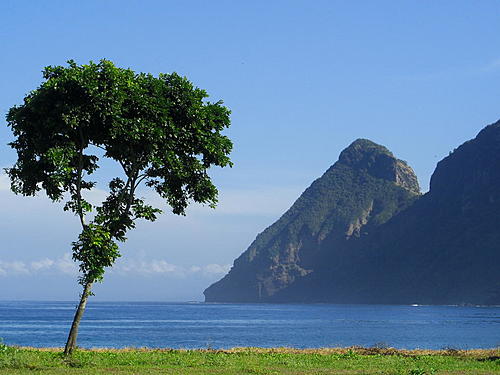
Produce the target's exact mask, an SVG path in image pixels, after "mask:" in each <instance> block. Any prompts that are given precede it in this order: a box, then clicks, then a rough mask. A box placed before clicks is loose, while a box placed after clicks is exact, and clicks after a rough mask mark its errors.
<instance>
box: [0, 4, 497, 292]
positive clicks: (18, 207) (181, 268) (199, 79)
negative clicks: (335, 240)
mask: <svg viewBox="0 0 500 375" xmlns="http://www.w3.org/2000/svg"><path fill="white" fill-rule="evenodd" d="M0 15H1V22H0V54H1V55H0V56H1V59H0V87H1V90H0V112H1V113H2V116H0V166H1V167H8V166H10V165H11V164H13V163H14V161H15V154H14V153H13V152H12V151H11V150H10V149H9V148H8V147H7V146H6V143H7V142H9V141H10V140H11V134H10V131H9V130H8V129H7V127H6V126H5V119H4V114H5V113H6V112H7V110H8V109H9V108H10V107H11V106H12V105H15V104H18V103H20V102H21V101H22V98H23V97H24V95H25V94H26V93H27V92H29V91H30V90H32V89H34V88H35V87H36V86H37V85H38V84H39V83H40V82H41V74H40V72H41V70H42V68H43V67H44V66H46V65H60V64H64V62H65V61H66V60H68V59H74V60H76V61H77V62H78V63H86V62H88V61H89V60H94V61H97V60H99V59H101V58H107V59H110V60H112V61H113V62H114V63H115V64H117V65H118V66H121V67H130V68H132V69H134V70H136V71H143V72H150V73H154V74H157V73H159V72H166V73H168V72H172V71H176V72H178V73H180V74H182V75H185V76H187V77H188V78H189V79H190V80H191V81H193V82H194V83H195V84H196V85H197V86H199V87H201V88H204V89H206V90H207V92H208V93H209V94H210V95H211V99H212V100H219V99H223V100H224V102H225V104H226V105H227V106H228V107H229V108H231V110H232V126H231V128H230V129H229V130H228V131H227V134H228V135H229V136H230V138H231V139H232V140H233V141H234V144H235V147H234V152H233V155H232V157H233V161H234V163H235V166H234V167H233V168H231V169H224V170H214V171H213V174H212V175H213V177H214V180H215V182H216V184H217V185H218V186H219V188H220V192H221V195H220V205H219V208H218V209H217V210H215V211H214V210H210V209H208V208H203V207H200V206H193V207H192V208H191V209H190V210H189V211H188V216H187V217H175V216H174V215H173V214H169V213H168V212H166V213H165V214H164V215H163V216H162V217H161V219H160V220H158V221H157V222H155V223H153V224H151V223H142V224H140V225H139V226H138V228H137V229H136V230H135V231H134V232H131V233H130V235H129V241H128V242H127V243H126V244H125V245H124V246H123V247H122V250H123V257H122V258H121V259H120V260H119V261H118V263H117V265H116V267H115V269H113V270H112V271H110V272H108V273H107V275H106V277H105V282H104V284H102V285H100V286H98V288H97V289H96V297H95V298H96V299H101V300H111V299H113V300H201V299H202V294H201V293H202V291H203V289H204V288H205V287H206V286H208V285H209V284H210V283H211V282H213V281H215V280H217V279H218V278H220V277H221V276H222V275H223V274H224V272H226V271H227V269H228V267H229V265H230V264H231V263H232V261H233V260H234V258H236V257H237V256H238V255H239V254H240V253H241V252H243V251H244V250H245V249H246V247H247V246H248V245H249V244H250V242H251V241H252V240H253V239H254V238H255V236H256V234H257V233H258V232H260V231H262V230H263V229H264V228H265V227H266V226H268V225H269V224H271V223H272V222H273V221H275V220H276V219H277V218H278V217H279V216H280V215H281V214H282V213H283V212H284V211H285V210H286V209H287V208H288V207H289V206H290V205H291V204H292V203H293V201H294V200H295V199H296V198H297V197H298V195H299V194H300V193H301V192H302V191H303V190H304V189H305V188H306V187H307V186H308V185H309V184H310V183H311V182H312V181H313V180H314V179H315V178H317V177H319V176H320V175H321V174H322V173H323V172H324V171H325V170H326V169H327V168H328V167H329V166H330V165H331V164H333V163H334V162H335V161H336V160H337V157H338V154H339V153H340V151H341V150H342V149H343V148H345V147H346V146H348V145H349V143H350V142H352V141H353V140H355V139H356V138H360V137H362V138H369V139H371V140H373V141H375V142H378V143H381V144H383V145H385V146H387V147H388V148H389V149H390V150H391V151H393V152H394V154H395V155H396V156H397V157H399V158H401V159H404V160H407V161H408V162H409V164H410V165H411V166H412V167H413V168H414V170H415V172H416V173H417V175H418V177H419V181H420V184H421V186H422V190H424V191H426V190H427V189H428V184H429V179H430V176H431V174H432V171H433V170H434V168H435V165H436V163H437V162H438V161H439V160H440V159H442V158H443V157H444V156H446V155H447V154H448V152H449V151H451V150H453V149H454V148H455V147H457V146H458V145H460V144H461V143H463V142H464V141H466V140H468V139H470V138H472V137H474V136H475V135H476V134H477V132H478V131H479V130H480V129H481V128H482V127H484V126H486V125H488V124H490V123H492V122H494V121H496V120H498V119H499V118H500V104H499V97H500V95H499V94H500V3H499V2H498V1H486V0H483V1H477V2H476V1H439V2H437V1H436V2H430V1H398V2H396V1H376V2H375V1H319V0H318V1H251V2H250V1H210V2H208V1H152V0H151V1H123V0H122V1H112V0H107V1H98V0H95V1H89V0H87V1H85V2H69V1H57V0H52V1H46V2H42V1H38V0H36V1H35V0H33V1H11V0H3V1H2V2H1V3H0ZM102 173H103V174H104V177H107V176H111V171H110V170H104V171H103V172H102ZM143 193H144V194H147V192H146V191H144V192H143ZM101 196H102V192H100V191H96V192H94V193H93V197H92V199H95V200H96V201H97V200H99V198H100V197H101ZM152 199H155V198H154V197H153V198H152ZM0 211H1V212H0V213H1V215H0V236H1V238H2V241H1V243H0V299H65V300H66V299H75V298H76V297H77V296H78V292H79V290H78V286H77V285H76V282H75V279H76V274H75V269H74V265H73V264H72V262H71V260H70V257H69V250H70V242H71V241H72V240H73V239H74V238H75V236H76V235H77V233H78V222H77V221H76V220H75V218H73V217H72V216H71V215H70V214H68V213H64V212H62V210H61V207H60V205H57V204H52V203H51V202H49V201H48V200H47V199H46V198H44V197H43V196H41V197H38V198H23V197H16V196H14V195H13V194H12V193H10V192H9V190H8V181H7V180H6V178H5V176H0Z"/></svg>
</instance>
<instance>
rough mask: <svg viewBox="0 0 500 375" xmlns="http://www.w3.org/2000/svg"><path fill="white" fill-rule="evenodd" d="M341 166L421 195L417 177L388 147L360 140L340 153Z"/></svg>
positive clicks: (367, 140)
mask: <svg viewBox="0 0 500 375" xmlns="http://www.w3.org/2000/svg"><path fill="white" fill-rule="evenodd" d="M338 163H339V164H341V165H345V166H348V167H350V168H354V169H358V170H365V171H366V172H368V173H369V174H370V175H372V176H374V177H377V178H382V179H385V180H388V181H392V182H394V183H395V184H396V185H398V186H401V187H403V188H405V189H406V190H408V191H411V192H413V193H416V194H419V193H420V186H419V185H418V180H417V176H416V175H415V172H413V169H412V168H411V167H410V166H409V165H408V164H407V163H406V162H405V161H404V160H399V159H397V158H396V157H394V155H393V154H392V152H390V151H389V150H388V149H387V148H386V147H384V146H382V145H379V144H377V143H375V142H372V141H370V140H369V139H363V138H359V139H356V140H355V141H354V142H352V143H351V144H350V145H349V146H348V147H347V148H346V149H345V150H344V151H342V152H341V153H340V156H339V161H338Z"/></svg>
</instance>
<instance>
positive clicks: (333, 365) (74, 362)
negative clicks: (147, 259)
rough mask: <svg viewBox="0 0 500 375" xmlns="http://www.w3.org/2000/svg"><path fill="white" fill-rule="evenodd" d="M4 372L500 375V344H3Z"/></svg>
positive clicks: (0, 354) (0, 362) (17, 374)
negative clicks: (463, 347)
mask: <svg viewBox="0 0 500 375" xmlns="http://www.w3.org/2000/svg"><path fill="white" fill-rule="evenodd" d="M0 374H2V375H10V374H12V375H14V374H15V375H20V374H37V375H38V374H40V375H42V374H82V375H87V374H88V375H94V374H130V375H132V374H133V375H142V374H189V375H191V374H192V375H197V374H224V375H226V374H227V375H228V374H235V375H236V374H237V375H243V374H262V375H264V374H265V375H273V374H289V375H295V374H311V375H313V374H314V375H321V374H346V375H347V374H386V375H391V374H392V375H396V374H398V375H431V374H436V375H438V374H450V375H451V374H500V349H492V350H471V351H457V350H441V351H427V350H414V351H404V350H395V349H390V348H348V349H309V350H295V349H287V348H277V349H258V348H239V349H238V348H235V349H231V350H167V349H162V350H148V349H123V350H116V349H105V350H104V349H103V350H78V351H76V352H75V353H74V355H73V356H72V357H70V358H65V357H64V356H63V355H62V354H61V350H60V349H33V348H16V347H9V346H5V345H0Z"/></svg>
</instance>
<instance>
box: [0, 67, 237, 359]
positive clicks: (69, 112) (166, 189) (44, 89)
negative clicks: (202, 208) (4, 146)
mask: <svg viewBox="0 0 500 375" xmlns="http://www.w3.org/2000/svg"><path fill="white" fill-rule="evenodd" d="M43 78H44V81H43V82H42V84H41V85H40V87H38V88H37V89H35V90H34V91H32V92H31V93H29V94H28V95H27V96H26V97H25V98H24V104H22V105H19V106H14V107H12V108H11V109H10V110H9V112H8V114H7V122H8V126H9V127H10V128H11V129H12V131H13V133H14V136H15V140H14V141H13V142H11V143H9V145H10V146H11V147H12V148H14V149H15V150H16V151H17V156H18V159H17V162H16V163H15V165H14V166H13V167H12V168H8V169H6V171H7V173H8V175H9V177H10V180H11V189H12V191H13V192H15V193H16V194H22V195H25V196H33V195H36V194H37V192H39V191H40V190H42V191H44V192H45V193H46V195H47V196H48V197H49V198H50V199H51V200H52V201H64V202H65V205H64V210H65V211H71V212H73V213H74V214H75V215H77V216H78V218H79V221H80V224H81V233H80V235H79V236H78V239H77V240H76V241H75V242H73V243H72V250H73V259H74V260H75V261H76V262H79V268H80V273H81V276H80V277H79V283H80V284H81V285H82V286H83V292H82V294H81V298H80V303H79V305H78V307H77V310H76V313H75V317H74V319H73V324H72V326H71V330H70V332H69V335H68V340H67V343H66V347H65V350H64V353H65V354H67V355H68V354H71V353H72V351H73V350H74V348H75V346H76V339H77V334H78V327H79V324H80V321H81V318H82V316H83V312H84V310H85V306H86V303H87V299H88V297H89V296H90V295H91V294H92V293H91V290H92V285H93V284H94V283H95V282H100V281H102V279H103V276H104V271H105V268H106V267H111V266H112V265H113V264H114V262H115V260H116V259H117V258H118V257H119V256H120V252H119V248H118V244H117V242H124V241H125V240H126V237H125V235H126V233H127V231H128V230H130V229H132V228H134V226H135V222H136V220H137V219H146V220H149V221H154V220H155V219H156V217H157V215H158V214H160V213H161V210H160V209H158V208H156V207H153V206H151V205H149V204H147V203H146V202H145V201H144V199H142V198H138V197H137V196H136V192H137V189H138V187H139V185H140V184H141V183H143V184H144V185H145V186H146V187H148V188H151V189H154V190H155V191H156V192H157V193H158V194H159V195H160V196H161V197H162V198H163V199H165V200H166V202H167V203H168V205H169V206H170V207H171V209H172V211H173V213H175V214H180V215H184V214H185V209H186V208H187V206H188V204H189V203H190V202H191V201H195V202H199V203H206V204H209V205H210V206H211V207H215V204H216V203H217V188H216V187H215V186H214V185H213V183H212V181H211V179H210V177H209V175H208V173H207V172H208V169H209V168H210V167H211V166H220V167H225V166H231V165H232V163H231V161H230V159H229V156H228V155H229V153H230V151H231V149H232V143H231V141H230V140H229V139H228V138H227V137H226V136H224V135H222V134H221V132H222V131H223V130H224V128H227V127H228V126H229V125H230V119H229V114H230V111H229V110H228V109H227V108H226V107H225V106H223V105H222V101H218V102H215V103H211V102H208V101H206V98H207V97H208V95H207V93H206V92H205V91H204V90H201V89H199V88H196V87H194V86H193V84H192V83H191V82H189V81H188V79H187V78H184V77H181V76H179V75H177V74H176V73H172V74H160V75H159V76H158V77H154V76H153V75H151V74H144V73H139V74H137V73H135V72H134V71H132V70H130V69H122V68H118V67H116V66H115V65H114V64H113V63H112V62H110V61H107V60H101V61H100V62H99V63H98V64H95V63H93V62H90V63H89V64H88V65H77V64H76V63H75V62H74V61H72V60H70V61H68V66H66V67H64V66H49V67H46V68H45V69H44V71H43ZM100 158H109V159H112V160H114V161H116V162H117V163H118V164H119V170H120V175H119V176H116V177H115V178H113V179H111V181H110V182H109V195H108V196H107V198H106V199H105V200H104V201H103V202H102V203H101V205H100V206H95V207H94V206H93V205H92V204H91V203H89V202H88V201H87V200H85V197H84V192H85V191H87V192H88V191H89V190H90V189H92V188H93V187H94V186H95V185H96V182H95V181H92V180H90V177H91V176H92V174H93V173H94V172H95V171H96V170H97V169H98V168H99V160H100ZM91 212H92V213H91ZM89 218H90V220H89Z"/></svg>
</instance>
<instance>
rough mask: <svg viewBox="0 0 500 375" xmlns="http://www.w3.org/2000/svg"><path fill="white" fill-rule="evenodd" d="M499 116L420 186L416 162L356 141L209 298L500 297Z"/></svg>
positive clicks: (425, 300)
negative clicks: (423, 191)
mask: <svg viewBox="0 0 500 375" xmlns="http://www.w3.org/2000/svg"><path fill="white" fill-rule="evenodd" d="M499 264H500V121H498V122H496V123H494V124H492V125H489V126H487V127H486V128H484V129H483V130H482V131H481V132H480V133H479V134H478V135H477V137H476V138H474V139H473V140H470V141H468V142H466V143H464V144H463V145H461V146H460V147H458V148H457V149H455V150H454V151H453V152H451V153H450V155H449V156H448V157H446V158H445V159H443V160H442V161H440V162H439V163H438V165H437V168H436V170H435V172H434V174H433V175H432V178H431V184H430V190H429V192H428V193H426V194H424V195H420V194H419V189H418V184H417V180H416V177H415V175H414V173H413V171H412V170H411V168H410V167H409V166H408V165H407V164H406V163H404V162H403V161H401V160H397V159H396V158H395V157H394V156H393V155H392V154H391V153H390V152H389V151H388V150H387V149H386V148H384V147H382V146H380V145H377V144H375V143H373V142H370V141H368V140H357V141H355V142H354V143H353V144H351V145H350V146H349V147H348V148H347V149H345V150H344V151H343V152H342V153H341V155H340V158H339V160H338V161H337V162H336V163H335V164H334V165H333V166H332V167H330V169H328V171H326V173H325V174H324V175H323V176H322V177H321V178H319V179H318V180H316V181H315V182H314V183H313V184H312V185H311V186H310V187H309V188H308V189H307V190H306V191H305V192H304V193H303V194H302V195H301V196H300V198H299V199H298V200H297V201H296V202H295V203H294V205H293V206H292V207H291V208H290V209H289V210H288V211H287V212H286V213H285V214H284V215H283V216H282V217H281V218H280V219H279V220H278V221H277V222H276V223H274V224H273V225H272V226H270V227H269V228H267V229H266V230H265V231H264V232H263V233H261V234H259V235H258V236H257V238H256V239H255V241H254V242H253V243H252V244H251V245H250V247H249V248H248V249H247V251H245V252H244V253H243V254H242V255H241V256H240V257H239V258H238V259H237V260H236V261H235V262H234V266H233V268H232V269H231V271H230V272H229V273H228V274H227V275H226V276H225V277H224V278H223V279H222V280H220V281H218V282H217V283H215V284H213V285H212V286H210V287H209V288H208V289H207V290H206V291H205V297H206V301H218V302H223V301H226V302H242V301H244V302H331V303H387V304H412V303H418V304H500V272H499Z"/></svg>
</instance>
